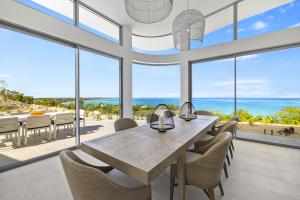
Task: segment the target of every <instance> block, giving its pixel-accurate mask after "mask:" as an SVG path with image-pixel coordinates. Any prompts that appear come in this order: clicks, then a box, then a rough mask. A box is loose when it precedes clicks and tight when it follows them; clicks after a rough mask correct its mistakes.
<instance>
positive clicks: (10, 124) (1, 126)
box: [0, 117, 20, 133]
mask: <svg viewBox="0 0 300 200" xmlns="http://www.w3.org/2000/svg"><path fill="white" fill-rule="evenodd" d="M19 128H20V124H19V123H18V118H17V117H9V118H1V119H0V133H6V132H13V131H18V130H19Z"/></svg>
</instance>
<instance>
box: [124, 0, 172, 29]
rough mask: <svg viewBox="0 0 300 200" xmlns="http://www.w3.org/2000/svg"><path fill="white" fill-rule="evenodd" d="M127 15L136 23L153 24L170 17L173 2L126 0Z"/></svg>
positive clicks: (162, 0) (167, 0) (165, 0)
mask: <svg viewBox="0 0 300 200" xmlns="http://www.w3.org/2000/svg"><path fill="white" fill-rule="evenodd" d="M124 3H125V7H126V12H127V14H128V15H129V16H130V17H131V18H132V19H133V20H135V21H137V22H141V23H146V24H151V23H155V22H160V21H162V20H163V19H165V18H166V17H168V16H169V14H170V12H171V10H172V6H173V0H124Z"/></svg>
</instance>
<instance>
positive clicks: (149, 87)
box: [132, 64, 180, 120]
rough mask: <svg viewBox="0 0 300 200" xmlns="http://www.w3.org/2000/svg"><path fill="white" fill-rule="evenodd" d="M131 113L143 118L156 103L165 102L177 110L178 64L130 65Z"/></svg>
mask: <svg viewBox="0 0 300 200" xmlns="http://www.w3.org/2000/svg"><path fill="white" fill-rule="evenodd" d="M132 89H133V90H132V94H133V102H132V103H133V113H134V116H135V118H136V119H140V120H144V119H145V116H146V115H147V114H149V113H151V112H153V110H154V108H155V107H156V106H157V105H158V104H166V105H167V106H168V107H169V109H170V110H172V111H174V112H178V109H179V107H180V66H179V65H164V66H158V65H142V64H133V66H132Z"/></svg>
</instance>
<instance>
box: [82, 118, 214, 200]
mask: <svg viewBox="0 0 300 200" xmlns="http://www.w3.org/2000/svg"><path fill="white" fill-rule="evenodd" d="M218 119H219V118H218V117H217V116H203V115H198V116H197V119H195V120H191V121H185V120H182V119H180V118H174V122H175V128H174V129H172V130H169V131H167V132H164V133H161V132H158V131H157V130H154V129H151V128H150V126H149V125H144V126H140V127H135V128H131V129H128V130H125V131H120V132H116V133H113V134H110V135H108V136H105V137H101V138H97V139H93V140H90V141H87V142H84V143H82V144H81V150H82V151H84V152H86V153H88V154H90V155H91V156H93V157H95V158H97V159H99V160H101V161H103V162H105V163H107V164H109V165H111V166H113V167H114V168H116V169H118V170H120V171H122V172H124V173H126V174H128V175H129V176H132V177H134V178H135V179H137V180H138V181H140V182H142V183H144V184H145V185H149V184H151V182H152V181H153V180H154V179H155V178H156V177H157V176H159V175H160V174H161V173H163V172H164V171H165V170H166V168H168V167H169V166H170V165H171V164H172V162H173V161H174V160H177V165H178V167H177V170H178V171H177V172H178V189H179V199H180V200H184V199H185V152H186V150H187V149H188V148H189V147H190V146H191V145H193V144H194V143H195V141H197V140H198V139H199V138H201V137H203V136H204V134H206V132H207V131H208V130H209V129H210V128H211V127H212V126H213V125H214V124H215V123H216V122H217V121H218Z"/></svg>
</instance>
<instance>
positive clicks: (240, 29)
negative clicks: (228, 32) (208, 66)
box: [237, 28, 246, 33]
mask: <svg viewBox="0 0 300 200" xmlns="http://www.w3.org/2000/svg"><path fill="white" fill-rule="evenodd" d="M245 30H246V29H245V28H238V30H237V31H238V32H239V33H240V32H244V31H245Z"/></svg>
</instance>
